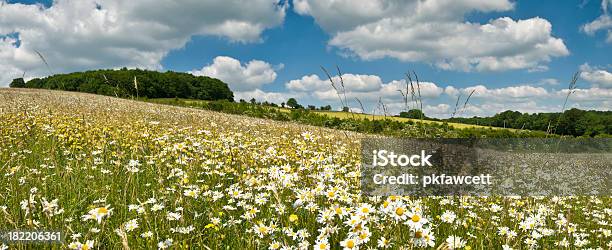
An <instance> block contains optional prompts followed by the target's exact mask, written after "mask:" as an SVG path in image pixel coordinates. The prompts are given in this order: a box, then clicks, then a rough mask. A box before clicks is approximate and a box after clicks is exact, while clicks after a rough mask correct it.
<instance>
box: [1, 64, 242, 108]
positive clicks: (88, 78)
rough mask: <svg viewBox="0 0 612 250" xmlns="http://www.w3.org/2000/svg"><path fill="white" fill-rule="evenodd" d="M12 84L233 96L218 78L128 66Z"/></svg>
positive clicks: (147, 95)
mask: <svg viewBox="0 0 612 250" xmlns="http://www.w3.org/2000/svg"><path fill="white" fill-rule="evenodd" d="M10 87H14V88H40V89H58V90H66V91H78V92H86V93H92V94H100V95H107V96H116V97H142V98H174V97H177V98H188V99H200V100H228V101H233V100H234V93H233V92H232V91H231V90H230V89H229V87H228V86H227V84H226V83H224V82H222V81H221V80H219V79H215V78H210V77H206V76H194V75H192V74H188V73H181V72H173V71H167V72H158V71H150V70H141V69H127V68H122V69H119V70H111V69H108V70H92V71H85V72H75V73H69V74H57V75H53V76H49V77H45V78H35V79H32V80H29V81H27V82H25V81H24V80H23V78H17V79H14V80H13V81H12V82H11V84H10Z"/></svg>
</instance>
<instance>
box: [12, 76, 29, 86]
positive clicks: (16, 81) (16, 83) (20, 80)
mask: <svg viewBox="0 0 612 250" xmlns="http://www.w3.org/2000/svg"><path fill="white" fill-rule="evenodd" d="M9 86H10V87H11V88H25V86H26V84H25V81H24V80H23V78H21V77H20V78H15V79H13V81H12V82H11V84H10V85H9Z"/></svg>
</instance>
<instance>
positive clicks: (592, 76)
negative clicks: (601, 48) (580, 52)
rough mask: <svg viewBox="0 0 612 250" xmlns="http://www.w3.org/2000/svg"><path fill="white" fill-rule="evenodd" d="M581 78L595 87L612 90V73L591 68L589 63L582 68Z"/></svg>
mask: <svg viewBox="0 0 612 250" xmlns="http://www.w3.org/2000/svg"><path fill="white" fill-rule="evenodd" d="M580 78H582V79H583V80H585V81H587V82H590V83H591V84H593V85H594V86H595V87H601V88H612V73H610V72H608V71H606V70H603V69H597V68H594V67H591V66H590V65H589V64H588V63H585V64H582V65H581V66H580Z"/></svg>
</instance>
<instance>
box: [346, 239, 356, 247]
mask: <svg viewBox="0 0 612 250" xmlns="http://www.w3.org/2000/svg"><path fill="white" fill-rule="evenodd" d="M346 247H348V248H353V247H355V242H354V241H353V240H349V241H348V242H346Z"/></svg>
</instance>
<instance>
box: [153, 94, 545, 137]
mask: <svg viewBox="0 0 612 250" xmlns="http://www.w3.org/2000/svg"><path fill="white" fill-rule="evenodd" d="M150 101H152V102H155V103H163V104H170V105H177V106H186V107H194V106H196V107H200V108H203V109H207V110H212V111H218V112H224V113H230V114H236V115H246V116H251V117H257V118H265V119H273V120H278V121H294V122H298V123H302V124H307V125H312V126H320V127H327V128H333V129H342V130H348V131H355V132H361V133H371V134H382V135H388V136H396V137H420V138H423V137H437V138H457V137H470V138H508V137H545V136H546V133H544V132H541V131H511V130H507V129H491V128H486V129H484V128H464V129H458V128H454V127H452V126H449V125H448V123H440V124H438V123H422V122H412V121H408V122H403V121H398V120H395V119H376V120H372V119H366V118H338V117H330V116H327V115H325V114H321V113H317V112H314V111H311V110H308V109H292V110H291V111H286V110H282V109H279V108H276V107H273V106H271V105H259V104H252V103H247V102H238V103H234V102H228V101H225V100H222V101H208V102H199V103H198V104H195V105H194V103H193V102H189V101H183V100H174V99H157V100H150Z"/></svg>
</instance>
